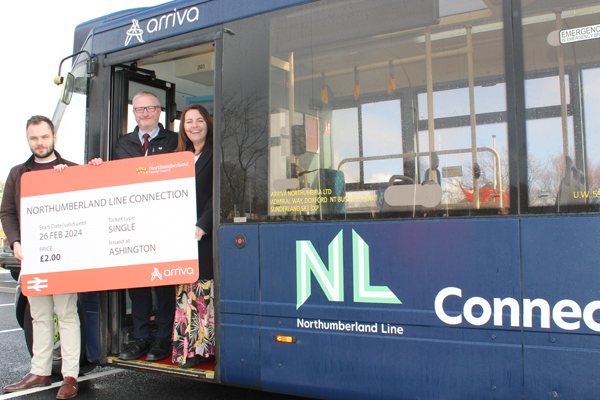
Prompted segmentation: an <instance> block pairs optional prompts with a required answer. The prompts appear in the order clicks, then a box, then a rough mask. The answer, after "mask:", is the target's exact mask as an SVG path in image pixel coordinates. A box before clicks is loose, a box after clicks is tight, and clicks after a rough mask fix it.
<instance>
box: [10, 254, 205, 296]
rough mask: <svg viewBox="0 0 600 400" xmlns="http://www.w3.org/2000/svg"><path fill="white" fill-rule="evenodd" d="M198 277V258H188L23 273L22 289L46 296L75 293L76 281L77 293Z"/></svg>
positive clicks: (31, 294) (155, 284)
mask: <svg viewBox="0 0 600 400" xmlns="http://www.w3.org/2000/svg"><path fill="white" fill-rule="evenodd" d="M157 271H158V274H156V272H157ZM197 279H198V260H185V261H172V262H161V263H156V264H138V265H125V266H121V267H109V268H94V269H82V270H76V271H61V272H42V273H39V274H38V273H35V274H28V275H21V291H22V292H23V294H25V295H26V296H43V295H45V294H49V293H52V294H62V293H73V282H77V292H95V291H99V290H107V288H111V290H114V289H128V288H134V287H149V286H164V285H176V284H183V283H192V282H195V281H196V280H197ZM119 282H126V283H127V284H126V285H119Z"/></svg>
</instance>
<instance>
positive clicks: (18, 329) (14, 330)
mask: <svg viewBox="0 0 600 400" xmlns="http://www.w3.org/2000/svg"><path fill="white" fill-rule="evenodd" d="M22 330H23V329H21V328H17V329H7V330H5V331H0V333H10V332H16V331H22Z"/></svg>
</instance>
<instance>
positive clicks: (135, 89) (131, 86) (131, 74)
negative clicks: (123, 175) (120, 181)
mask: <svg viewBox="0 0 600 400" xmlns="http://www.w3.org/2000/svg"><path fill="white" fill-rule="evenodd" d="M175 89H176V85H175V84H174V83H171V82H167V81H164V80H161V79H157V77H156V72H155V71H153V70H149V69H142V68H137V64H135V63H134V64H132V65H130V66H127V67H125V68H123V69H117V70H116V71H115V75H114V91H113V101H112V110H111V135H110V137H111V146H110V147H111V150H113V151H114V149H115V147H116V144H117V140H118V139H119V137H121V136H123V135H125V134H127V133H128V132H132V131H133V130H134V129H135V127H136V125H137V123H136V122H135V118H134V116H133V103H132V100H133V97H134V96H135V95H136V94H137V93H139V92H142V91H144V92H150V93H153V94H155V95H156V97H158V99H159V101H160V106H161V111H162V112H161V114H160V120H159V123H160V124H162V125H163V126H164V127H165V129H169V130H173V128H174V121H175V117H176V113H177V104H176V103H175ZM111 158H113V155H112V154H111Z"/></svg>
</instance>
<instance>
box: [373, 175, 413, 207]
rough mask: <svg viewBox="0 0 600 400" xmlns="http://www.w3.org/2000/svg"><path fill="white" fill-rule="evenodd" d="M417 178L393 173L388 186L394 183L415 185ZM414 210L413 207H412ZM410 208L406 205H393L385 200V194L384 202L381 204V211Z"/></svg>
mask: <svg viewBox="0 0 600 400" xmlns="http://www.w3.org/2000/svg"><path fill="white" fill-rule="evenodd" d="M414 183H415V180H414V179H413V178H411V177H408V176H406V175H392V176H391V177H390V180H389V181H388V184H387V187H390V186H394V185H414ZM410 209H411V210H412V207H411V208H410ZM407 210H408V209H407V208H406V207H405V206H400V207H398V206H391V205H389V204H388V203H387V201H385V196H384V198H383V202H382V204H381V212H391V211H407Z"/></svg>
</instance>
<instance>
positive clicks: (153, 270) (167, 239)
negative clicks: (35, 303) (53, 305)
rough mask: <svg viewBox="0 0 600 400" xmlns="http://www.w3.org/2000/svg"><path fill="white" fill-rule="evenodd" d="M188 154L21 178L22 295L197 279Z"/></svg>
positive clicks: (192, 174)
mask: <svg viewBox="0 0 600 400" xmlns="http://www.w3.org/2000/svg"><path fill="white" fill-rule="evenodd" d="M195 223H196V186H195V170H194V156H193V154H192V153H191V152H181V153H172V154H164V155H158V156H150V157H138V158H131V159H126V160H117V161H109V162H105V163H103V164H102V165H100V166H92V165H82V166H76V167H68V168H66V169H65V170H63V171H62V172H60V173H58V172H56V171H54V170H48V171H36V172H29V173H26V174H24V175H23V176H22V178H21V245H22V249H23V255H24V257H25V259H24V260H23V262H22V263H21V289H22V291H23V293H24V294H25V295H26V296H38V295H50V294H59V293H76V292H89V291H98V290H111V289H124V288H134V287H148V286H163V285H174V284H183V283H190V282H193V281H195V280H196V279H197V278H198V247H197V241H196V240H195V239H194V232H195Z"/></svg>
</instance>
